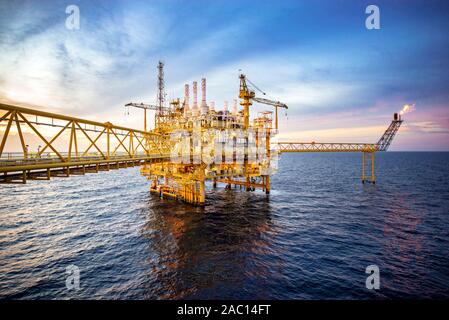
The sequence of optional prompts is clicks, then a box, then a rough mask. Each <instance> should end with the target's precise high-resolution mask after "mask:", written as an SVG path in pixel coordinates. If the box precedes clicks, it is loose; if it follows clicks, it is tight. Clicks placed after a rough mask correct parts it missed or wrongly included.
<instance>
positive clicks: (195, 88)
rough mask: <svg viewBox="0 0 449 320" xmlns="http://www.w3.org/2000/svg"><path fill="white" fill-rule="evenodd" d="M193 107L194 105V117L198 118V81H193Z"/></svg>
mask: <svg viewBox="0 0 449 320" xmlns="http://www.w3.org/2000/svg"><path fill="white" fill-rule="evenodd" d="M192 90H193V105H192V116H196V115H197V114H198V84H197V82H196V81H193V88H192Z"/></svg>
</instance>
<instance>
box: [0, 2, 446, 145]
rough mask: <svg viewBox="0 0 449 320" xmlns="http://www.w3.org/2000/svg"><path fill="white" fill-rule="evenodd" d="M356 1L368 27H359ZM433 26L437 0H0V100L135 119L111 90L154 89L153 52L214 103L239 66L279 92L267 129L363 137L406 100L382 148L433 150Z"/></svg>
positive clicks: (375, 135)
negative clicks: (203, 82)
mask: <svg viewBox="0 0 449 320" xmlns="http://www.w3.org/2000/svg"><path fill="white" fill-rule="evenodd" d="M370 4H374V5H377V6H378V7H379V9H380V29H378V30H375V29H374V30H368V29H367V28H366V27H365V20H366V18H367V17H368V15H369V14H366V13H365V9H366V7H367V6H368V5H370ZM68 5H76V6H78V8H79V10H80V28H79V29H77V30H70V29H68V28H66V24H65V22H66V19H67V17H68V16H69V15H68V14H66V7H67V6H68ZM447 30H449V3H448V2H447V1H432V0H427V1H413V0H407V1H405V0H404V1H398V0H396V1H395V0H389V1H378V0H371V1H363V0H353V1H349V0H344V1H343V0H333V1H330V0H329V1H312V0H310V1H300V0H296V1H283V0H278V1H263V0H257V1H256V0H254V1H249V0H243V1H236V0H226V1H220V0H209V1H201V0H196V1H194V0H189V1H170V0H164V1H113V0H108V1H75V0H69V1H56V0H55V1H5V0H0V102H7V103H14V104H20V105H25V106H32V107H33V108H37V109H40V110H46V111H51V112H59V113H63V114H67V115H73V116H78V117H82V118H86V119H92V120H99V121H107V120H109V121H111V122H112V123H114V124H117V125H123V126H128V127H134V128H142V123H143V121H142V114H141V111H140V110H131V111H130V114H129V115H127V114H125V112H124V111H125V109H124V104H125V103H127V102H130V101H133V102H147V103H155V102H156V92H157V69H156V67H157V63H158V61H159V60H163V61H164V62H165V82H166V93H167V98H175V97H182V96H183V86H184V84H185V83H192V81H194V80H197V81H200V79H201V78H202V77H206V78H207V94H208V100H213V101H215V104H216V108H217V109H218V108H221V107H222V106H223V103H224V101H230V103H231V102H232V101H233V99H236V98H237V95H238V85H239V80H238V75H239V70H242V71H243V72H244V73H245V74H246V75H247V77H248V79H250V80H251V81H252V82H253V83H255V84H256V85H257V86H258V87H259V88H261V89H262V90H263V91H264V92H266V93H267V96H266V97H269V98H273V99H276V100H280V101H282V102H284V103H286V104H287V105H288V106H289V109H288V111H287V114H285V112H281V113H280V133H279V140H290V141H303V142H310V141H317V142H377V140H378V139H379V137H380V136H381V135H382V133H383V131H384V130H385V129H386V127H387V126H388V125H389V122H390V120H391V118H392V115H393V113H394V112H397V111H399V110H400V109H401V108H402V106H403V105H404V104H414V105H415V110H414V111H413V112H411V113H408V114H406V115H405V120H406V121H405V122H404V124H403V127H402V128H401V129H400V131H399V133H398V136H397V137H396V139H395V141H394V142H393V144H392V146H391V150H423V151H425V150H429V151H442V150H445V151H447V150H449V37H448V36H447ZM256 93H257V94H259V93H258V92H256ZM266 109H267V106H262V105H255V106H254V107H253V110H254V111H262V110H266ZM4 126H5V123H4V122H3V123H2V124H1V125H0V134H1V132H2V130H4Z"/></svg>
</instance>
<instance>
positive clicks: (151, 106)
mask: <svg viewBox="0 0 449 320" xmlns="http://www.w3.org/2000/svg"><path fill="white" fill-rule="evenodd" d="M125 107H128V108H129V107H134V108H138V109H143V110H144V113H143V126H144V131H147V110H155V111H157V112H159V113H160V112H162V111H166V110H167V108H166V107H162V106H156V105H154V104H148V103H135V102H130V103H127V104H125ZM155 121H156V117H155Z"/></svg>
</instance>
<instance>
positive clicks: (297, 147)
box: [275, 142, 378, 153]
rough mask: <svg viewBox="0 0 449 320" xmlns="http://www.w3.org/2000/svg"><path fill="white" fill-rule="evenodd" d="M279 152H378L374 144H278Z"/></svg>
mask: <svg viewBox="0 0 449 320" xmlns="http://www.w3.org/2000/svg"><path fill="white" fill-rule="evenodd" d="M275 146H276V147H277V150H278V152H281V153H282V152H376V151H378V145H377V144H374V143H316V142H278V143H276V144H275Z"/></svg>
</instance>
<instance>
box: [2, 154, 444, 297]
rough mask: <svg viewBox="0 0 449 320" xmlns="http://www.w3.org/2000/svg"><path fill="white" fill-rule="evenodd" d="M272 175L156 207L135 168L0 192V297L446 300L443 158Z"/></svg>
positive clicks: (316, 165)
mask: <svg viewBox="0 0 449 320" xmlns="http://www.w3.org/2000/svg"><path fill="white" fill-rule="evenodd" d="M279 167H280V170H279V172H278V173H277V174H276V175H275V176H273V177H272V193H271V194H270V196H269V197H267V196H266V195H265V194H263V193H262V192H242V191H240V190H225V189H223V188H219V189H215V190H213V189H211V188H209V191H208V196H207V203H206V206H205V207H203V208H202V207H192V206H190V205H185V204H182V203H178V202H174V201H172V200H164V199H159V198H158V197H153V196H152V195H151V194H149V192H148V183H147V181H146V180H145V179H144V178H143V177H141V176H140V175H139V171H138V168H129V169H124V170H117V171H110V172H102V173H99V174H90V175H87V176H84V177H83V176H75V177H70V178H68V179H54V180H52V181H50V182H45V181H44V182H40V181H31V182H30V183H28V184H26V185H4V186H1V187H0V200H1V206H0V216H1V220H0V298H10V299H44V298H45V299H55V298H59V299H73V298H80V299H89V298H90V299H108V298H109V299H172V298H175V299H178V298H184V299H192V298H201V299H203V298H204V299H209V298H218V299H225V298H230V299H239V298H242V299H257V298H258V299H332V298H333V299H349V298H352V299H354V298H355V299H379V298H423V297H432V298H447V297H449V293H448V289H447V284H448V283H449V263H448V259H447V256H448V252H449V232H448V229H447V226H448V225H449V215H448V214H447V213H448V212H449V189H448V188H447V181H449V153H399V152H398V153H381V154H379V155H378V157H377V173H376V175H377V177H378V184H376V185H362V184H361V183H360V181H359V175H360V172H359V170H360V157H359V155H358V154H286V155H283V156H282V157H281V159H280V163H279ZM71 264H74V265H76V266H78V267H79V269H80V275H81V279H80V288H81V289H80V290H79V291H71V290H67V288H66V286H65V281H66V276H67V275H66V267H67V266H68V265H71ZM371 264H376V265H378V266H379V268H380V274H381V289H380V290H379V291H370V290H367V289H366V287H365V279H366V276H367V275H366V274H365V269H366V267H367V266H368V265H371Z"/></svg>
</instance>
